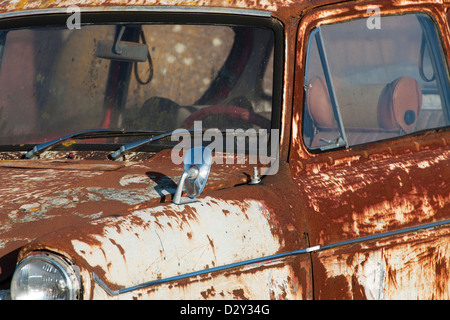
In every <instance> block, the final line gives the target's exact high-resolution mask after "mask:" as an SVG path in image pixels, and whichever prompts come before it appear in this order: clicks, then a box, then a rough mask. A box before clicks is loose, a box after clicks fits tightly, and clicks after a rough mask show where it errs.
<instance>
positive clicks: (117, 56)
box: [95, 26, 148, 62]
mask: <svg viewBox="0 0 450 320" xmlns="http://www.w3.org/2000/svg"><path fill="white" fill-rule="evenodd" d="M125 29H126V26H122V27H121V28H120V31H119V34H118V35H117V36H116V38H115V40H114V41H104V40H100V41H98V43H97V51H96V52H95V54H96V56H97V57H98V58H103V59H110V60H117V61H128V62H145V61H146V60H147V56H148V46H147V45H146V44H143V43H139V42H131V41H122V40H121V39H122V36H123V34H124V32H125Z"/></svg>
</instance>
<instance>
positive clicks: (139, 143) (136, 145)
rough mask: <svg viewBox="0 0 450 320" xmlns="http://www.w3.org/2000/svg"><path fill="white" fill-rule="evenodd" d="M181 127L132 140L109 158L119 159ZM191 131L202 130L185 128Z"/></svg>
mask: <svg viewBox="0 0 450 320" xmlns="http://www.w3.org/2000/svg"><path fill="white" fill-rule="evenodd" d="M177 130H179V129H176V130H173V131H169V132H165V133H163V134H160V135H157V136H154V137H151V138H147V139H143V140H139V141H135V142H130V143H128V144H125V145H123V146H121V147H120V148H119V149H117V150H116V151H114V152H112V153H111V154H109V155H108V158H109V159H111V160H117V159H119V158H120V157H121V156H122V155H123V154H124V153H125V152H128V151H131V150H134V149H137V148H139V147H142V146H144V145H146V144H148V143H151V142H153V141H157V140H161V139H163V138H166V137H168V136H170V135H172V134H173V133H174V132H175V131H177ZM183 130H186V131H189V132H196V131H201V130H195V129H183Z"/></svg>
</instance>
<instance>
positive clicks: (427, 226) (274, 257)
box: [93, 219, 450, 296]
mask: <svg viewBox="0 0 450 320" xmlns="http://www.w3.org/2000/svg"><path fill="white" fill-rule="evenodd" d="M449 223H450V219H448V220H443V221H437V222H432V223H427V224H423V225H419V226H415V227H410V228H404V229H399V230H395V231H389V232H383V233H379V234H375V235H371V236H367V237H361V238H356V239H352V240H346V241H341V242H336V243H331V244H327V245H324V246H314V247H309V248H304V249H300V250H295V251H289V252H284V253H279V254H274V255H270V256H265V257H260V258H255V259H250V260H245V261H241V262H236V263H230V264H226V265H223V266H219V267H214V268H209V269H204V270H199V271H194V272H189V273H185V274H181V275H177V276H173V277H169V278H164V279H159V280H153V281H149V282H145V283H142V284H139V285H136V286H132V287H128V288H125V289H120V290H111V289H110V288H109V287H108V286H107V285H106V284H105V283H104V282H103V281H102V280H101V279H100V278H99V277H98V276H97V275H96V274H95V273H93V278H94V281H95V282H96V283H97V284H98V285H100V287H102V288H103V289H104V290H105V291H106V292H107V293H108V294H109V295H111V296H116V295H119V294H123V293H127V292H130V291H134V290H139V289H143V288H148V287H152V286H156V285H159V284H163V283H167V282H171V281H177V280H182V279H186V278H189V277H196V276H200V275H204V274H208V273H213V272H218V271H223V270H226V269H232V268H236V267H242V266H246V265H251V264H257V263H261V262H266V261H270V260H277V259H281V258H285V257H289V256H295V255H299V254H305V253H309V252H318V251H324V250H329V249H332V248H336V247H342V246H346V245H350V244H355V243H360V242H365V241H370V240H376V239H380V238H385V237H390V236H394V235H399V234H402V233H408V232H415V231H419V230H422V229H432V228H436V227H440V226H444V225H446V224H449Z"/></svg>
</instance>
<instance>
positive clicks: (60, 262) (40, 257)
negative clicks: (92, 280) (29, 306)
mask: <svg viewBox="0 0 450 320" xmlns="http://www.w3.org/2000/svg"><path fill="white" fill-rule="evenodd" d="M38 261H41V262H44V263H47V264H49V265H51V266H52V267H54V268H56V269H57V270H58V271H59V272H60V273H61V275H62V276H63V278H64V281H65V284H66V285H67V287H68V289H67V290H68V293H69V296H68V298H67V300H79V299H80V298H81V277H80V272H79V268H78V267H77V266H76V265H74V264H73V263H71V262H70V261H69V260H67V259H65V258H64V257H62V256H60V255H58V254H55V253H53V252H47V251H35V252H32V253H30V254H28V255H27V256H25V257H24V258H23V259H22V260H21V261H20V262H19V263H18V264H17V267H16V270H15V271H14V274H13V277H12V280H11V299H13V300H15V299H17V298H19V297H18V296H17V292H16V288H15V286H16V285H17V284H18V280H19V279H17V277H20V272H21V271H22V270H23V268H24V267H25V266H27V265H29V264H31V263H33V262H38ZM22 299H23V298H22ZM25 299H30V300H31V299H32V298H25Z"/></svg>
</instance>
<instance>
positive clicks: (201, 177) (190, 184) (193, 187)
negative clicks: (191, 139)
mask: <svg viewBox="0 0 450 320" xmlns="http://www.w3.org/2000/svg"><path fill="white" fill-rule="evenodd" d="M211 163H212V151H211V149H209V148H207V147H196V148H192V149H190V150H189V151H188V152H187V153H186V155H185V156H184V163H183V174H182V175H181V178H180V182H179V183H178V187H177V190H176V191H175V195H174V197H173V203H175V204H186V203H191V202H195V201H197V200H196V199H195V198H196V197H198V196H199V195H200V194H201V193H202V191H203V189H204V188H205V185H206V182H207V180H208V175H209V170H210V168H211ZM183 187H184V188H185V189H186V193H187V194H188V196H189V197H188V198H186V197H181V194H182V192H183Z"/></svg>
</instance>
